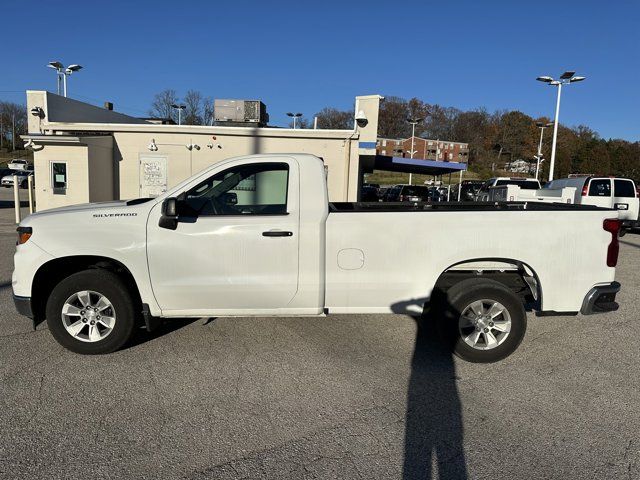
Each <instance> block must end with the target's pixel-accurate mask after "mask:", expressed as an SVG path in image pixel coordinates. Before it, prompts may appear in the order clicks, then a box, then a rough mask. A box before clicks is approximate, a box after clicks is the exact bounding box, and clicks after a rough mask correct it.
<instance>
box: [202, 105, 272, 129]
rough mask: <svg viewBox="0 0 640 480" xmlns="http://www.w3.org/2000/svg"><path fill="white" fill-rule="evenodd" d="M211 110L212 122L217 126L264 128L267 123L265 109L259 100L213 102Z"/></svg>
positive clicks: (267, 117)
mask: <svg viewBox="0 0 640 480" xmlns="http://www.w3.org/2000/svg"><path fill="white" fill-rule="evenodd" d="M213 109H214V110H213V111H214V120H215V122H216V124H218V125H225V124H227V125H228V124H236V125H237V124H251V125H256V124H257V126H264V125H266V124H267V122H268V121H269V115H268V114H267V107H266V105H265V104H264V103H262V102H261V101H260V100H226V99H225V100H215V101H214V103H213Z"/></svg>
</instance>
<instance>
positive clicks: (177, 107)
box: [171, 103, 187, 125]
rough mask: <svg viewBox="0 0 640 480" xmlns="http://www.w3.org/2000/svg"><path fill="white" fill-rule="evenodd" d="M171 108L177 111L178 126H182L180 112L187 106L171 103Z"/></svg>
mask: <svg viewBox="0 0 640 480" xmlns="http://www.w3.org/2000/svg"><path fill="white" fill-rule="evenodd" d="M171 108H173V109H174V110H178V125H182V110H184V109H185V108H187V106H186V105H185V104H183V103H178V104H175V103H172V104H171Z"/></svg>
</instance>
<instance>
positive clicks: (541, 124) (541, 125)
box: [534, 122, 553, 180]
mask: <svg viewBox="0 0 640 480" xmlns="http://www.w3.org/2000/svg"><path fill="white" fill-rule="evenodd" d="M551 125H553V122H548V123H544V122H536V126H537V127H538V128H539V129H540V143H538V154H537V155H536V156H535V157H534V158H535V159H536V180H538V172H539V171H540V164H541V163H542V161H543V160H542V135H544V129H545V128H547V127H550V126H551Z"/></svg>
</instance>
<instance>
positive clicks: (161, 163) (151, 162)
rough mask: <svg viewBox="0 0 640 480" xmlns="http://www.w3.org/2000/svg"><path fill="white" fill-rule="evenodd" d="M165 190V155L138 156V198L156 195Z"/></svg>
mask: <svg viewBox="0 0 640 480" xmlns="http://www.w3.org/2000/svg"><path fill="white" fill-rule="evenodd" d="M166 191H167V157H163V156H159V155H144V156H140V198H147V197H157V196H158V195H162V194H163V193H164V192H166Z"/></svg>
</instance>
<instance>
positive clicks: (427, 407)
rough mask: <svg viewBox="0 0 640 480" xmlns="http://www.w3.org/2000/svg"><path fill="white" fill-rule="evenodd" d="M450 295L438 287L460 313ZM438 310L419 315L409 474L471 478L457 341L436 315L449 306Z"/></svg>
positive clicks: (407, 446)
mask: <svg viewBox="0 0 640 480" xmlns="http://www.w3.org/2000/svg"><path fill="white" fill-rule="evenodd" d="M444 298H446V296H445V295H444V292H442V291H441V290H434V292H433V294H432V300H434V301H435V302H440V303H438V305H443V306H444V308H448V309H449V311H447V312H446V313H447V317H449V318H458V317H459V313H458V312H455V311H453V307H451V306H450V305H446V304H445V303H444V302H443V300H444ZM435 302H432V303H434V304H435ZM424 303H425V299H416V300H413V301H409V302H403V303H401V304H396V305H394V308H393V310H394V311H397V312H402V311H405V312H406V311H407V308H408V307H409V306H414V307H422V305H424ZM434 310H435V309H430V308H427V309H425V313H424V314H423V315H421V316H418V315H415V316H414V320H415V322H416V326H417V329H416V341H415V346H414V352H413V358H412V361H411V376H410V379H409V387H408V391H407V413H406V423H405V440H404V464H403V476H402V478H403V479H405V480H416V479H425V480H426V479H436V478H439V479H466V478H467V467H466V462H465V457H464V449H463V428H462V412H461V405H460V398H459V396H458V389H457V387H456V369H455V365H454V362H453V356H452V353H451V351H452V345H448V344H447V342H445V341H444V340H442V338H441V337H440V335H438V334H437V330H436V322H435V317H436V316H438V317H439V316H440V315H441V314H442V313H443V311H442V310H439V312H438V313H436V312H435V311H434ZM436 465H437V471H436V470H435V469H434V466H436Z"/></svg>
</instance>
